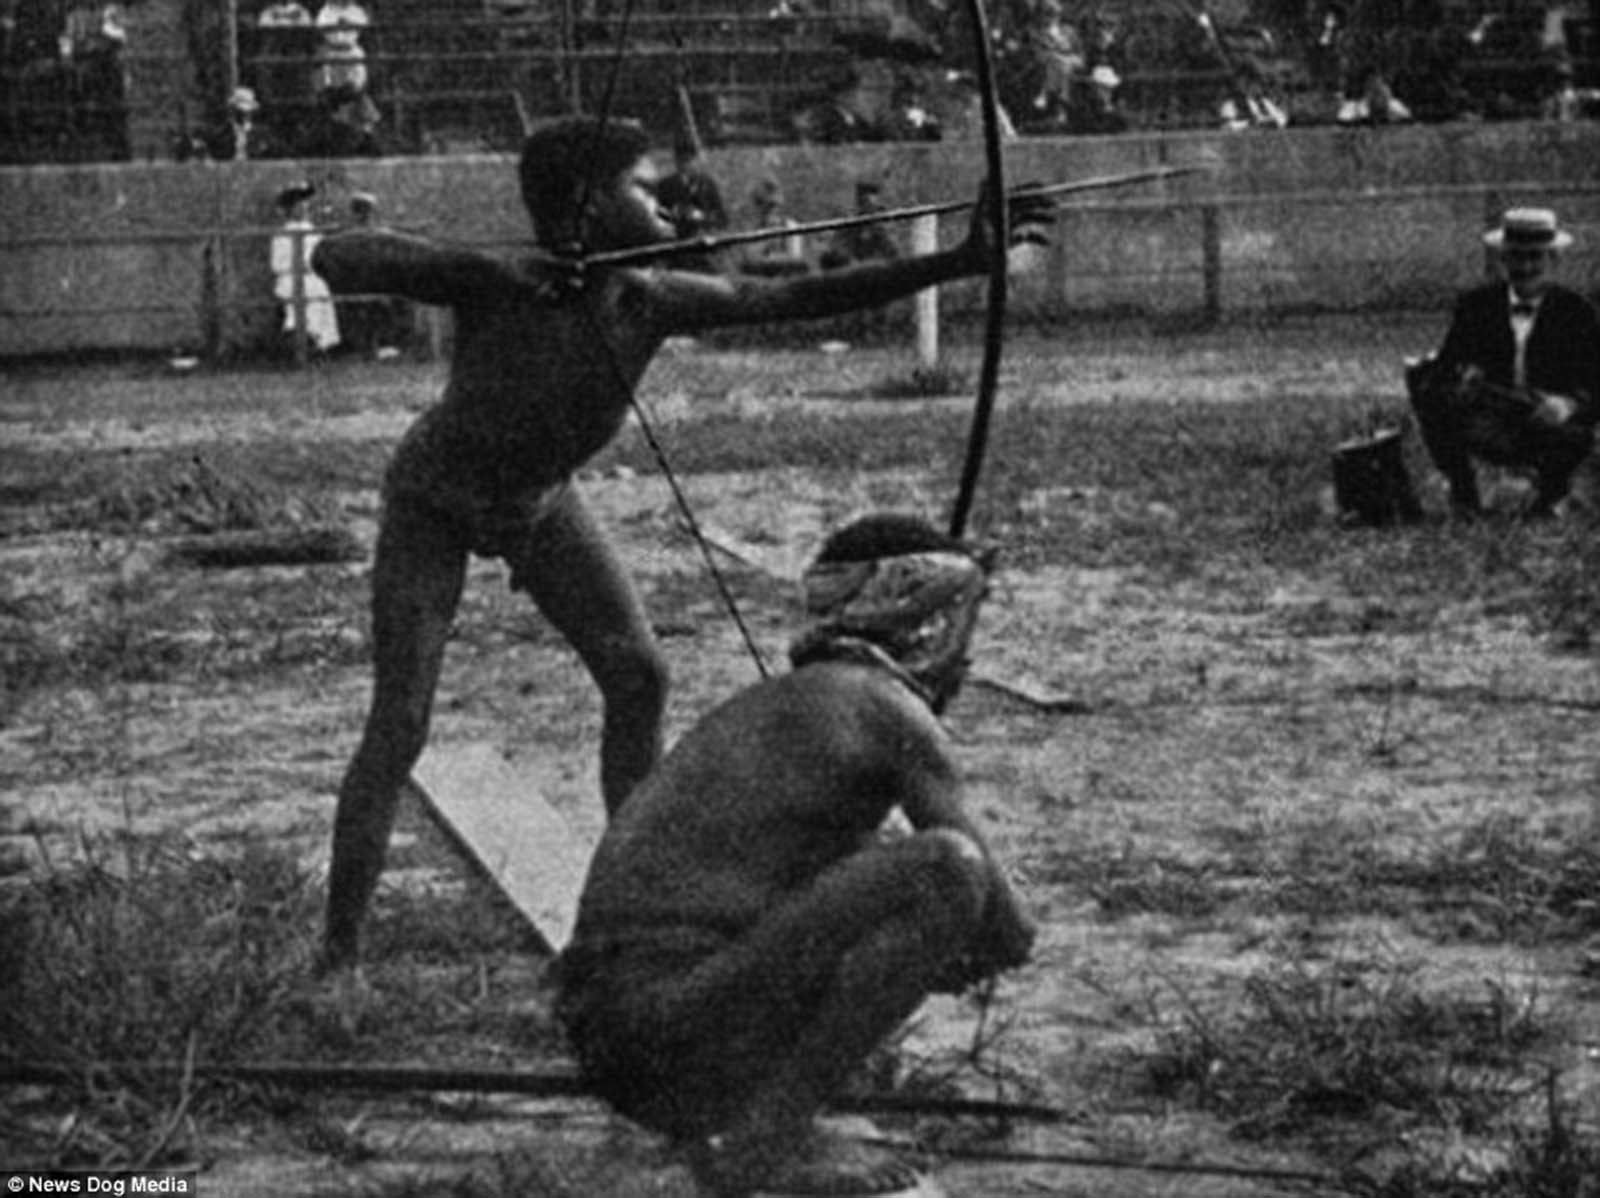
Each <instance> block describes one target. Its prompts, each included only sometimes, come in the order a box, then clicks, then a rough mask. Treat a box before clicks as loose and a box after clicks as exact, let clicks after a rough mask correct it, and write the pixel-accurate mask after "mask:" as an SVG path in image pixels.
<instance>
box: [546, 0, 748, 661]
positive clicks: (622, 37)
mask: <svg viewBox="0 0 1600 1198" xmlns="http://www.w3.org/2000/svg"><path fill="white" fill-rule="evenodd" d="M632 20H633V0H626V3H624V5H623V7H622V16H621V18H620V19H619V20H618V22H617V39H616V52H615V54H614V55H613V57H612V59H611V71H610V74H609V76H608V77H607V79H606V88H605V91H604V92H603V93H601V97H600V109H599V112H598V113H597V114H596V118H595V126H594V132H593V133H592V134H591V137H590V144H589V169H588V170H587V171H586V172H585V174H584V177H583V186H582V188H581V189H580V191H579V193H578V234H579V245H578V247H577V249H578V255H579V260H580V261H581V260H582V256H583V254H584V253H586V252H587V250H588V244H587V242H588V238H587V236H586V235H585V234H586V233H587V231H588V230H587V220H588V217H587V211H588V207H589V201H590V199H591V198H592V197H593V194H594V188H595V175H594V163H595V160H596V159H597V158H598V157H599V154H600V145H601V139H602V138H604V136H605V130H606V126H607V124H609V123H610V120H611V108H612V104H613V102H614V101H615V99H616V93H617V84H618V81H619V80H620V79H621V77H622V63H623V59H624V57H625V53H624V52H625V50H626V48H627V44H628V30H629V26H630V25H631V23H632ZM675 40H677V39H676V35H675ZM679 52H680V53H681V52H682V49H681V40H679ZM579 310H580V311H581V312H582V313H583V318H584V322H585V323H586V324H587V325H588V326H589V331H590V332H591V333H593V334H594V336H595V337H596V338H597V339H598V340H599V342H600V344H601V345H602V346H603V347H604V348H605V358H606V365H607V367H608V368H609V369H610V371H611V373H612V376H613V379H614V380H615V382H616V383H617V385H618V386H620V387H621V388H622V389H623V391H624V392H625V393H626V394H627V396H628V407H629V408H630V409H632V411H633V417H634V420H635V421H637V423H638V425H639V431H640V432H641V433H643V434H644V439H645V444H647V445H648V446H649V447H650V452H651V454H652V455H653V456H654V458H655V460H656V465H657V466H658V467H659V468H660V470H661V473H662V476H663V477H664V478H665V479H666V480H667V486H668V488H669V489H670V490H671V492H672V499H673V502H674V503H675V504H676V505H677V508H678V513H679V515H680V516H681V517H682V518H683V522H684V524H686V525H687V526H688V529H689V535H690V536H691V537H693V539H694V543H695V546H696V548H698V549H699V551H700V560H701V561H702V563H704V565H705V568H706V572H707V573H709V574H710V575H711V581H712V583H713V585H714V586H715V587H716V590H717V596H718V598H720V599H721V601H722V605H723V607H724V608H725V609H726V610H727V612H728V616H729V618H731V619H732V620H733V624H734V627H735V628H737V629H738V630H739V636H740V639H741V640H743V642H744V647H745V650H746V651H747V652H748V653H749V654H750V659H751V660H752V661H753V662H755V666H756V672H757V673H758V674H760V675H761V677H762V678H763V679H766V678H770V677H771V676H772V675H771V672H770V671H769V670H768V668H767V661H766V658H765V657H764V656H763V655H762V653H761V649H760V647H759V646H758V645H757V644H756V641H755V637H754V636H753V635H752V634H751V632H750V626H749V624H747V623H746V621H745V618H744V613H743V612H742V611H741V610H740V608H739V603H738V600H737V599H736V598H735V597H734V594H733V589H732V588H731V587H730V586H729V585H728V580H727V577H726V576H725V575H724V574H723V572H722V568H721V567H720V566H718V565H717V561H716V557H715V556H714V555H713V553H712V551H711V542H710V540H709V539H708V538H707V537H706V534H705V531H704V529H703V528H702V527H701V525H700V520H699V518H698V517H697V516H696V515H695V514H694V508H693V507H692V506H691V505H690V503H689V497H688V495H687V494H686V493H685V492H684V489H683V486H682V484H681V483H680V482H679V481H678V475H677V471H675V470H674V469H673V468H672V462H671V460H670V459H669V458H668V457H667V451H666V448H665V447H664V446H663V445H662V444H661V439H660V438H659V437H658V436H657V435H656V430H655V425H654V422H653V421H652V420H651V419H650V417H649V415H648V413H647V412H646V411H645V408H644V405H643V403H642V402H641V401H640V399H639V393H638V391H637V390H636V389H635V387H634V386H633V384H632V383H631V382H630V381H629V380H628V377H627V375H626V374H625V373H624V371H623V369H622V363H621V362H620V361H619V360H618V357H617V350H616V345H615V343H614V342H613V341H612V340H611V337H610V334H609V333H608V332H607V330H606V329H604V328H603V327H601V325H600V322H599V320H598V319H597V318H596V317H595V314H594V312H592V311H591V310H590V309H589V307H588V306H587V305H580V306H579Z"/></svg>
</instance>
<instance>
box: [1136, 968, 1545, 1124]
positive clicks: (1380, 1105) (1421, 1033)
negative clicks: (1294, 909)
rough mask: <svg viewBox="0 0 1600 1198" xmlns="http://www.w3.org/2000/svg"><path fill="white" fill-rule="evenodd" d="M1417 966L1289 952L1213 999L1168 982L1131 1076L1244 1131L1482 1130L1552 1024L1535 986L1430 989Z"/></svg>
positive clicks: (1502, 1107) (1511, 1095) (1517, 1091)
mask: <svg viewBox="0 0 1600 1198" xmlns="http://www.w3.org/2000/svg"><path fill="white" fill-rule="evenodd" d="M1417 972H1418V970H1417V967H1416V966H1413V965H1407V964H1404V963H1396V962H1391V961H1384V960H1381V959H1346V960H1335V961H1332V962H1329V963H1321V964H1313V963H1310V962H1307V961H1304V960H1299V959H1295V958H1293V957H1291V958H1290V959H1288V960H1286V961H1282V962H1278V963H1275V964H1273V965H1271V966H1269V967H1268V968H1266V969H1264V970H1262V971H1260V972H1257V973H1255V974H1252V975H1251V976H1250V977H1248V978H1246V979H1245V983H1244V988H1243V993H1242V995H1241V996H1240V999H1239V1001H1238V1002H1237V1003H1236V1004H1233V1005H1230V1007H1229V1008H1228V1009H1227V1010H1226V1011H1219V1010H1208V1009H1205V1008H1203V1007H1202V1006H1201V1005H1200V1004H1199V1003H1198V1002H1196V1001H1194V1000H1193V999H1192V998H1190V997H1189V996H1187V995H1185V994H1183V993H1182V992H1177V995H1176V997H1177V1001H1178V1011H1177V1015H1176V1018H1175V1019H1171V1020H1169V1021H1168V1022H1167V1024H1166V1026H1165V1027H1164V1029H1163V1031H1162V1033H1161V1043H1160V1046H1159V1047H1158V1048H1157V1050H1156V1051H1155V1052H1154V1053H1152V1054H1151V1055H1150V1056H1149V1057H1148V1058H1147V1059H1146V1060H1145V1061H1144V1062H1143V1073H1144V1078H1145V1081H1146V1083H1147V1084H1148V1085H1149V1086H1150V1087H1151V1089H1152V1091H1153V1092H1154V1093H1155V1094H1157V1095H1158V1096H1161V1097H1165V1098H1175V1099H1182V1100H1185V1101H1191V1102H1195V1103H1197V1104H1198V1105H1200V1106H1202V1107H1205V1108H1207V1109H1210V1110H1213V1111H1215V1112H1217V1113H1219V1114H1220V1115H1222V1116H1223V1117H1225V1118H1227V1119H1228V1120H1229V1121H1230V1122H1231V1124H1232V1126H1233V1129H1234V1131H1235V1133H1236V1134H1239V1135H1241V1136H1245V1137H1247V1138H1261V1137H1267V1136H1270V1137H1284V1136H1290V1135H1296V1134H1309V1133H1314V1132H1316V1131H1318V1130H1323V1131H1326V1130H1327V1127H1328V1126H1329V1125H1356V1124H1364V1125H1370V1126H1371V1127H1374V1128H1390V1129H1403V1128H1406V1127H1411V1126H1417V1125H1428V1126H1448V1127H1450V1128H1452V1129H1456V1130H1459V1131H1461V1132H1463V1133H1465V1134H1471V1135H1479V1134H1482V1133H1484V1132H1486V1131H1489V1130H1491V1129H1493V1128H1494V1127H1495V1126H1496V1124H1497V1121H1498V1120H1500V1119H1501V1118H1502V1117H1503V1116H1505V1115H1506V1114H1507V1113H1508V1112H1509V1111H1511V1110H1512V1109H1513V1108H1514V1107H1515V1106H1516V1104H1517V1103H1518V1102H1519V1101H1520V1100H1521V1099H1522V1097H1523V1096H1524V1095H1525V1092H1526V1086H1525V1084H1524V1082H1523V1081H1522V1079H1521V1078H1520V1076H1519V1072H1520V1069H1521V1066H1522V1063H1523V1061H1524V1060H1525V1059H1526V1057H1527V1055H1528V1053H1529V1052H1530V1051H1531V1050H1533V1049H1534V1048H1536V1047H1538V1046H1539V1045H1541V1044H1543V1043H1545V1042H1547V1040H1549V1039H1550V1038H1551V1036H1552V1034H1553V1033H1552V1029H1551V1027H1550V1025H1549V1022H1548V1020H1547V1017H1546V1015H1545V1013H1544V1011H1543V1009H1542V1008H1541V1006H1540V1004H1539V1003H1538V1001H1537V995H1535V994H1522V993H1516V992H1513V991H1512V990H1511V989H1509V988H1507V987H1505V986H1501V985H1496V984H1492V983H1491V984H1488V985H1487V987H1486V992H1485V994H1484V995H1483V997H1481V998H1476V999H1469V998H1463V997H1460V996H1454V995H1444V994H1433V993H1428V992H1426V991H1424V990H1422V989H1421V988H1420V987H1419V986H1418V985H1417V982H1416V975H1417Z"/></svg>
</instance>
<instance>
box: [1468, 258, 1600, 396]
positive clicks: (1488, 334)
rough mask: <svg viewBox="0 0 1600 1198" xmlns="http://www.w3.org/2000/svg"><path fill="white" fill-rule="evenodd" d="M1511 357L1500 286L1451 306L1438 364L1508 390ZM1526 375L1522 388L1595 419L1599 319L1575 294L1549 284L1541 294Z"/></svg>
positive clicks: (1505, 296)
mask: <svg viewBox="0 0 1600 1198" xmlns="http://www.w3.org/2000/svg"><path fill="white" fill-rule="evenodd" d="M1515 356H1516V342H1515V341H1514V340H1513V338H1512V335H1511V301H1510V292H1509V290H1508V289H1507V287H1506V285H1505V284H1504V283H1491V284H1489V285H1487V286H1484V287H1477V288H1474V289H1473V290H1471V291H1469V292H1467V293H1466V294H1464V295H1463V296H1462V297H1461V298H1460V299H1459V300H1458V301H1457V302H1456V308H1455V315H1454V317H1453V318H1452V319H1451V322H1450V331H1449V332H1448V333H1446V334H1445V340H1444V344H1443V345H1442V346H1441V347H1440V348H1439V353H1438V358H1439V361H1440V362H1441V363H1448V364H1450V365H1455V366H1466V365H1472V366H1477V367H1478V368H1479V369H1481V370H1482V371H1483V373H1484V375H1485V376H1486V377H1487V378H1488V380H1489V381H1490V382H1491V383H1499V384H1501V385H1503V386H1510V385H1511V374H1512V368H1513V361H1514V359H1515ZM1527 372H1528V386H1530V387H1533V388H1535V389H1536V390H1540V391H1554V392H1556V393H1558V394H1561V395H1566V396H1569V397H1570V398H1572V399H1575V400H1577V401H1578V402H1579V404H1580V406H1581V412H1580V415H1579V417H1578V419H1580V420H1585V421H1589V422H1592V421H1594V420H1595V418H1596V417H1597V416H1600V317H1597V316H1596V315H1595V310H1594V308H1593V307H1592V306H1591V305H1590V303H1589V301H1588V300H1586V299H1584V298H1583V296H1581V295H1579V294H1578V293H1577V292H1576V291H1573V290H1571V289H1570V288H1567V287H1560V286H1557V285H1554V284H1552V285H1550V286H1549V287H1548V288H1546V290H1545V293H1544V298H1543V299H1542V300H1541V301H1540V303H1539V315H1538V317H1537V318H1536V319H1535V320H1534V322H1533V332H1532V333H1531V334H1530V335H1529V337H1528V353H1527Z"/></svg>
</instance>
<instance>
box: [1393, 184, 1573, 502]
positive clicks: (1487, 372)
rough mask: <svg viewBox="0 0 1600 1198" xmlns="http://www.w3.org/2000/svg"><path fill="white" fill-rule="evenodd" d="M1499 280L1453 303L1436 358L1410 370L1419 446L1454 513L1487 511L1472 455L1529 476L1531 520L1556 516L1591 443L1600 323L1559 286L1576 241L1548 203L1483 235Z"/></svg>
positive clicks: (1509, 215)
mask: <svg viewBox="0 0 1600 1198" xmlns="http://www.w3.org/2000/svg"><path fill="white" fill-rule="evenodd" d="M1484 242H1485V244H1486V245H1488V246H1489V247H1490V249H1492V250H1493V251H1494V252H1495V253H1496V254H1497V255H1498V257H1499V262H1500V267H1501V273H1502V275H1503V279H1502V280H1501V281H1497V282H1493V283H1489V284H1486V285H1484V286H1482V287H1478V288H1475V289H1473V290H1471V291H1469V292H1467V293H1466V294H1465V295H1463V296H1462V297H1461V298H1460V300H1459V301H1457V303H1456V308H1455V314H1454V317H1453V318H1452V320H1451V323H1450V330H1449V332H1448V333H1447V334H1446V335H1445V340H1444V344H1443V345H1442V346H1441V347H1440V349H1439V352H1438V353H1437V354H1435V355H1434V357H1433V358H1431V359H1428V360H1426V361H1424V362H1423V363H1420V364H1418V365H1416V366H1413V367H1412V368H1410V369H1409V370H1408V371H1407V376H1406V383H1407V387H1408V389H1409V391H1410V393H1411V403H1412V407H1413V409H1414V410H1415V412H1416V415H1417V424H1418V426H1419V428H1420V431H1421V433H1422V440H1423V443H1424V444H1425V445H1426V446H1427V449H1428V453H1429V455H1430V456H1431V457H1432V458H1433V461H1434V464H1435V465H1436V466H1438V468H1439V471H1440V473H1442V474H1443V475H1444V476H1445V480H1446V481H1447V482H1448V483H1449V485H1450V506H1451V510H1452V511H1453V512H1454V513H1456V514H1457V515H1460V516H1465V517H1469V518H1470V517H1473V516H1476V515H1478V514H1479V513H1480V512H1481V510H1482V501H1481V500H1480V498H1479V495H1478V484H1477V478H1476V475H1475V473H1474V468H1473V459H1474V458H1479V459H1482V460H1483V461H1486V462H1490V463H1492V464H1494V465H1497V466H1511V467H1523V468H1528V469H1531V470H1532V471H1533V472H1534V474H1535V476H1536V490H1535V494H1534V499H1533V504H1532V506H1531V508H1530V509H1529V511H1528V513H1527V514H1528V515H1529V516H1531V517H1536V518H1537V517H1544V516H1550V515H1552V514H1554V511H1555V507H1556V505H1557V504H1559V503H1560V502H1561V500H1562V499H1563V498H1565V497H1566V494H1567V490H1568V488H1569V486H1570V484H1571V481H1572V475H1573V473H1574V472H1575V471H1576V470H1577V468H1578V466H1579V465H1580V464H1581V463H1582V461H1583V459H1584V458H1585V457H1587V456H1588V454H1589V451H1590V449H1591V448H1593V445H1594V427H1595V422H1596V419H1597V418H1600V318H1597V317H1596V315H1595V310H1594V308H1593V307H1592V306H1591V305H1590V304H1589V302H1588V301H1587V300H1586V299H1584V298H1583V296H1581V295H1579V294H1578V293H1577V292H1576V291H1573V290H1571V289H1570V288H1567V287H1563V286H1561V285H1560V284H1557V283H1555V282H1553V281H1552V280H1551V277H1550V276H1551V274H1552V273H1553V271H1554V268H1555V265H1556V261H1557V258H1558V256H1559V253H1560V251H1561V250H1562V249H1564V248H1565V247H1566V246H1568V245H1570V244H1572V236H1571V234H1569V233H1567V232H1566V231H1564V230H1562V229H1561V228H1560V227H1559V225H1558V223H1557V220H1556V214H1555V213H1554V212H1552V211H1550V210H1549V209H1547V208H1512V209H1509V210H1508V211H1507V212H1506V213H1505V215H1504V217H1503V218H1502V220H1501V224H1500V227H1499V228H1497V229H1493V230H1491V231H1490V232H1488V233H1486V234H1485V235H1484Z"/></svg>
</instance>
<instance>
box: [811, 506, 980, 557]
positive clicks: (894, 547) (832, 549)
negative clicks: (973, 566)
mask: <svg viewBox="0 0 1600 1198" xmlns="http://www.w3.org/2000/svg"><path fill="white" fill-rule="evenodd" d="M943 550H950V551H953V552H956V553H965V554H968V555H970V556H973V557H977V556H978V555H977V554H976V553H974V551H973V549H972V546H970V545H968V544H966V543H965V542H963V541H958V540H956V538H954V537H952V536H950V535H949V534H948V533H946V532H942V531H940V530H939V529H937V528H935V527H934V526H933V525H931V524H929V523H928V522H927V521H926V520H924V519H922V517H920V516H908V515H904V514H902V513H899V512H879V513H877V514H875V515H871V516H862V517H861V518H860V519H858V520H852V521H851V522H850V523H849V524H846V525H845V526H844V527H843V528H841V529H839V530H838V531H837V532H835V533H833V534H832V535H831V536H830V537H828V539H827V540H826V541H824V542H823V543H822V548H821V549H820V550H818V551H817V558H816V560H817V561H818V562H865V561H872V560H873V559H875V558H880V557H894V556H896V555H898V554H902V553H933V552H939V551H943Z"/></svg>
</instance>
